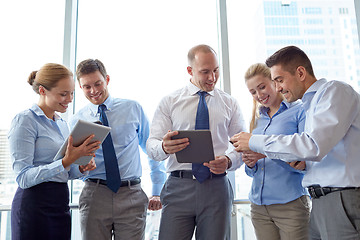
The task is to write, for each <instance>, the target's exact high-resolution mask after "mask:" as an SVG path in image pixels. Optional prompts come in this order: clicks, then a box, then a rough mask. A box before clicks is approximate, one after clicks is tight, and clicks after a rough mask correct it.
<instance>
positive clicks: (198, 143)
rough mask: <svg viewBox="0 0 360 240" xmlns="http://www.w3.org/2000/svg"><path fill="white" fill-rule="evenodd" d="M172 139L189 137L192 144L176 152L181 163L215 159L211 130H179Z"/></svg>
mask: <svg viewBox="0 0 360 240" xmlns="http://www.w3.org/2000/svg"><path fill="white" fill-rule="evenodd" d="M178 132H179V134H178V135H175V136H173V137H172V139H180V138H188V139H189V141H190V144H189V145H188V146H187V147H186V148H184V149H183V150H181V151H179V152H177V153H175V155H176V160H177V161H178V162H179V163H204V162H209V161H211V160H214V159H215V156H214V149H213V144H212V139H211V132H210V130H186V131H185V130H184V131H183V130H179V131H178Z"/></svg>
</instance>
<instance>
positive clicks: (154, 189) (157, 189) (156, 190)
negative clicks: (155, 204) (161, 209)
mask: <svg viewBox="0 0 360 240" xmlns="http://www.w3.org/2000/svg"><path fill="white" fill-rule="evenodd" d="M163 185H164V184H163V183H155V184H153V186H152V195H153V196H160V193H161V189H162V187H163Z"/></svg>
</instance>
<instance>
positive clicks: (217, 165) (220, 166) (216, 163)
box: [204, 156, 229, 174]
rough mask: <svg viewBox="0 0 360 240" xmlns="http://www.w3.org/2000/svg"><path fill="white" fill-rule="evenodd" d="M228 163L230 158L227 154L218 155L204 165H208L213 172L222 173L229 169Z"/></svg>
mask: <svg viewBox="0 0 360 240" xmlns="http://www.w3.org/2000/svg"><path fill="white" fill-rule="evenodd" d="M228 163H229V160H228V157H227V156H217V157H215V160H212V161H210V162H208V163H207V162H205V163H204V166H206V167H208V168H209V169H210V172H212V173H215V174H222V173H224V172H225V171H226V169H228Z"/></svg>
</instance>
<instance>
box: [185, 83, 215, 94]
mask: <svg viewBox="0 0 360 240" xmlns="http://www.w3.org/2000/svg"><path fill="white" fill-rule="evenodd" d="M187 88H188V91H189V94H190V95H195V94H197V93H198V92H199V91H202V90H201V89H200V88H198V87H197V86H195V85H194V84H193V83H192V82H191V81H189V84H188V85H187ZM214 91H215V88H214V90H212V91H210V92H208V94H209V95H211V96H214Z"/></svg>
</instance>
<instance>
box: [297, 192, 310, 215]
mask: <svg viewBox="0 0 360 240" xmlns="http://www.w3.org/2000/svg"><path fill="white" fill-rule="evenodd" d="M299 201H300V203H301V204H302V206H304V208H305V209H306V210H307V211H309V212H310V211H311V201H310V197H309V196H308V195H302V196H301V197H299Z"/></svg>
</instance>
